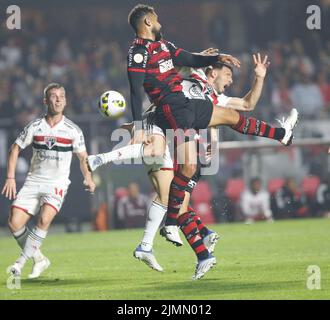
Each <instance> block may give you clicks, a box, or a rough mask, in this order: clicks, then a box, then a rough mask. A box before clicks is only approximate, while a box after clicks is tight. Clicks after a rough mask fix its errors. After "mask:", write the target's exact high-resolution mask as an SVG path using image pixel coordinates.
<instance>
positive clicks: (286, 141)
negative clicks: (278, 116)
mask: <svg viewBox="0 0 330 320" xmlns="http://www.w3.org/2000/svg"><path fill="white" fill-rule="evenodd" d="M298 119H299V113H298V111H297V109H296V108H293V109H292V110H291V112H290V115H289V116H288V117H287V119H286V120H285V119H284V118H283V119H282V120H277V121H278V122H279V123H280V125H281V127H282V128H283V129H285V135H284V137H283V139H282V140H281V141H280V142H281V143H282V144H283V145H285V146H289V145H290V144H291V143H292V139H293V129H294V127H295V126H296V125H297V123H298Z"/></svg>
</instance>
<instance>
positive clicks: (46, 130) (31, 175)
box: [15, 116, 86, 186]
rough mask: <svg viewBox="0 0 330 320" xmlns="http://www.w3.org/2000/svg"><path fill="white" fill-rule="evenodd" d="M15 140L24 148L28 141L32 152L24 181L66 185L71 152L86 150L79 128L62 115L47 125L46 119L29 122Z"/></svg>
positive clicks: (68, 181) (67, 183)
mask: <svg viewBox="0 0 330 320" xmlns="http://www.w3.org/2000/svg"><path fill="white" fill-rule="evenodd" d="M15 143H16V144H17V145H18V146H19V147H20V148H21V149H25V148H26V147H27V146H29V145H31V144H32V147H33V155H32V159H31V165H30V169H29V172H28V176H27V178H26V182H37V183H45V184H51V185H53V184H58V183H60V184H61V185H66V186H69V184H70V180H69V175H70V166H71V160H72V153H73V152H74V153H80V152H83V151H85V150H86V146H85V140H84V136H83V133H82V131H81V129H80V128H79V127H78V126H77V125H76V124H74V123H73V122H72V121H71V120H69V119H67V118H66V117H65V116H63V117H62V119H61V121H60V122H59V123H57V124H56V125H55V126H53V127H51V126H50V125H49V124H48V123H47V121H46V118H39V119H36V120H34V121H32V122H30V123H29V124H28V125H27V126H26V127H25V128H24V130H23V131H22V132H21V133H20V135H19V136H18V137H17V139H16V141H15Z"/></svg>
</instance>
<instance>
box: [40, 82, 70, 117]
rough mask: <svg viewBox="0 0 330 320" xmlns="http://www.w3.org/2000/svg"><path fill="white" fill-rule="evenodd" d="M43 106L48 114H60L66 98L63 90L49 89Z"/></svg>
mask: <svg viewBox="0 0 330 320" xmlns="http://www.w3.org/2000/svg"><path fill="white" fill-rule="evenodd" d="M45 104H46V105H47V107H48V114H50V115H58V114H62V113H63V111H64V108H65V106H66V97H65V90H64V88H58V89H57V88H54V89H50V90H49V91H48V93H47V98H46V99H45Z"/></svg>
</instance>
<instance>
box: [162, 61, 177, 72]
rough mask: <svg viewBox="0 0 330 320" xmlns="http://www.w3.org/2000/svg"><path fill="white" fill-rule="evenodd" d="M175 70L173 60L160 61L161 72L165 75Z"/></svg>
mask: <svg viewBox="0 0 330 320" xmlns="http://www.w3.org/2000/svg"><path fill="white" fill-rule="evenodd" d="M173 68H174V65H173V61H172V59H169V60H165V61H164V60H161V61H159V72H160V73H165V72H167V71H169V70H171V69H173Z"/></svg>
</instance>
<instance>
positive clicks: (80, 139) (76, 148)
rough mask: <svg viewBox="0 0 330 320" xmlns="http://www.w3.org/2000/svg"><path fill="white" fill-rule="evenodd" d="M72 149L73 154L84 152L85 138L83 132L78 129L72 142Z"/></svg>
mask: <svg viewBox="0 0 330 320" xmlns="http://www.w3.org/2000/svg"><path fill="white" fill-rule="evenodd" d="M72 148H73V152H74V153H80V152H84V151H86V145H85V138H84V134H83V132H82V131H81V130H80V129H79V130H78V129H77V130H76V133H75V135H74V137H73V140H72Z"/></svg>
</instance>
